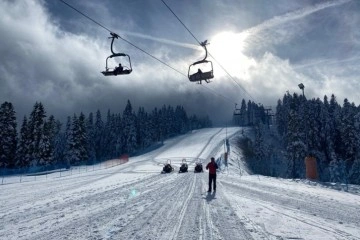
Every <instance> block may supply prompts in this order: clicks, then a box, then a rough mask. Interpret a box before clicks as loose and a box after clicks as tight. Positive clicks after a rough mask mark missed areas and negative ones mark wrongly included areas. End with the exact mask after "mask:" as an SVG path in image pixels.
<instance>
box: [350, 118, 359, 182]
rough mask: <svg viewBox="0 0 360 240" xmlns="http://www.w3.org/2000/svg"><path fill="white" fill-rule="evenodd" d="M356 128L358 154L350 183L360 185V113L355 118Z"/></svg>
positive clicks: (352, 168) (353, 165) (356, 154)
mask: <svg viewBox="0 0 360 240" xmlns="http://www.w3.org/2000/svg"><path fill="white" fill-rule="evenodd" d="M354 127H355V129H356V132H357V135H356V136H355V138H356V142H355V145H356V153H355V160H354V162H353V164H352V166H351V169H350V172H349V181H350V182H351V183H353V184H360V111H358V113H357V114H356V115H355V116H354Z"/></svg>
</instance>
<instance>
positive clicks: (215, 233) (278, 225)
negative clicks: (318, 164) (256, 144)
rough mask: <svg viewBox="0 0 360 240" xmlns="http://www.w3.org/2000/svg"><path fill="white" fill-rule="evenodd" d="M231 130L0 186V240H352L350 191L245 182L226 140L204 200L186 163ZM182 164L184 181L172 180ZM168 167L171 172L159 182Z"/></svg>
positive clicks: (358, 200)
mask: <svg viewBox="0 0 360 240" xmlns="http://www.w3.org/2000/svg"><path fill="white" fill-rule="evenodd" d="M239 130H240V128H227V129H225V128H211V129H202V130H198V131H194V132H192V133H189V134H187V135H184V136H180V137H176V138H173V139H171V140H168V141H166V142H165V143H164V146H162V147H161V148H158V149H157V150H155V151H152V152H149V153H147V154H144V155H141V156H137V157H133V158H130V161H129V162H128V163H126V164H123V165H120V166H115V167H112V168H108V169H102V170H98V171H93V172H84V173H81V174H77V175H71V176H65V177H59V175H58V174H55V173H54V174H53V175H49V176H48V177H47V179H39V180H37V181H30V182H23V183H12V184H5V185H0V193H1V194H0V206H1V207H0V239H11V240H12V239H14V240H15V239H16V240H21V239H34V240H35V239H36V240H42V239H71V240H74V239H124V240H128V239H147V240H148V239H164V240H169V239H184V240H185V239H186V240H189V239H196V240H198V239H234V240H235V239H236V240H239V239H311V240H314V239H326V240H331V239H360V194H359V191H358V190H357V189H356V188H355V187H354V186H352V187H353V188H352V192H351V193H350V192H344V191H338V190H334V189H331V188H329V187H326V186H323V185H322V184H320V183H316V184H315V183H310V182H307V181H300V180H288V179H276V178H270V177H263V176H257V175H251V174H250V175H249V174H247V171H246V168H245V166H244V164H243V163H242V162H241V154H237V153H236V152H238V150H239V149H236V147H235V146H234V141H232V140H230V143H231V154H230V157H231V159H230V162H229V163H230V164H229V168H228V169H225V170H224V169H223V170H222V171H221V172H220V173H219V174H218V186H217V192H216V194H213V193H212V194H207V193H206V190H207V177H208V173H207V172H204V173H194V172H193V168H194V162H195V161H196V160H197V158H201V159H205V160H204V164H206V163H207V162H208V160H209V157H211V156H215V157H216V158H217V157H219V156H220V154H221V153H223V151H224V147H223V141H224V138H225V136H226V135H227V136H228V137H231V136H234V134H237V135H240V133H239ZM183 158H186V159H187V161H188V164H189V172H188V173H181V174H179V173H178V169H179V166H180V163H181V161H182V159H183ZM168 159H170V160H171V162H172V165H173V166H174V167H175V171H174V172H173V173H170V174H160V172H161V170H162V167H163V163H165V162H166V161H167V160H168ZM238 160H240V162H238Z"/></svg>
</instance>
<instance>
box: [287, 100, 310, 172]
mask: <svg viewBox="0 0 360 240" xmlns="http://www.w3.org/2000/svg"><path fill="white" fill-rule="evenodd" d="M303 113H304V106H302V105H301V104H300V101H299V97H298V95H297V94H294V96H293V102H292V104H291V107H290V114H289V121H288V126H287V129H288V131H287V136H286V137H287V148H286V149H287V152H288V177H291V178H302V177H304V173H305V167H304V158H305V156H306V154H307V146H306V144H305V141H306V140H305V130H304V118H303V115H302V114H303Z"/></svg>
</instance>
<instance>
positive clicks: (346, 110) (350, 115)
mask: <svg viewBox="0 0 360 240" xmlns="http://www.w3.org/2000/svg"><path fill="white" fill-rule="evenodd" d="M355 115H356V107H355V105H354V103H352V104H351V103H350V102H349V101H348V100H347V99H344V105H343V108H342V110H341V124H340V125H339V132H340V139H341V141H340V146H339V150H340V152H339V155H340V157H341V158H342V159H344V160H345V162H346V169H347V170H349V168H350V167H351V165H352V164H353V162H354V161H355V159H356V153H357V136H358V135H359V132H357V131H356V128H355V121H354V120H355Z"/></svg>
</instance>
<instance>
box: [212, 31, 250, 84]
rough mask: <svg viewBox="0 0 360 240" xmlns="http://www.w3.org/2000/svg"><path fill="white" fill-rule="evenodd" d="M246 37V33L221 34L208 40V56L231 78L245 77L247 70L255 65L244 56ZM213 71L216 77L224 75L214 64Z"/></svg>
mask: <svg viewBox="0 0 360 240" xmlns="http://www.w3.org/2000/svg"><path fill="white" fill-rule="evenodd" d="M247 37H248V34H247V33H246V32H241V33H233V32H221V33H219V34H217V35H215V36H214V37H213V38H212V39H210V44H209V45H208V50H209V52H210V54H211V55H212V56H213V57H214V58H215V59H216V60H217V61H218V62H219V63H220V64H221V65H222V66H223V67H224V68H225V69H226V70H227V71H228V72H229V73H230V74H231V75H233V76H239V77H246V76H247V70H248V69H249V68H250V67H251V66H254V65H255V61H254V59H251V58H249V57H247V56H246V55H245V54H244V51H245V50H246V47H247V44H246V39H247ZM215 68H216V69H215ZM215 70H216V75H217V76H219V75H220V76H224V75H226V73H225V72H224V71H223V70H222V69H221V68H220V67H219V66H218V65H217V64H216V63H214V71H215Z"/></svg>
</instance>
